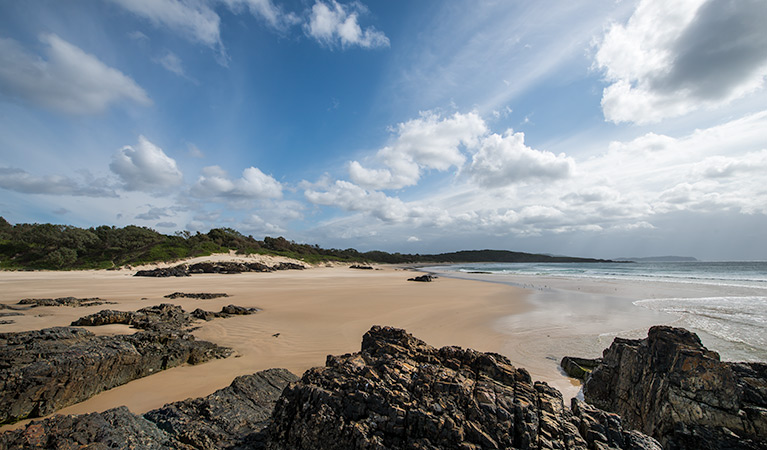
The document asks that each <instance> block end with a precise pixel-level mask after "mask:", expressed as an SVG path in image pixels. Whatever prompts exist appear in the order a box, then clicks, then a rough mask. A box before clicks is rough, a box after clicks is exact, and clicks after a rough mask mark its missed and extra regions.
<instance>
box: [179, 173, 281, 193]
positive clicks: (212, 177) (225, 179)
mask: <svg viewBox="0 0 767 450" xmlns="http://www.w3.org/2000/svg"><path fill="white" fill-rule="evenodd" d="M191 192H192V195H194V196H195V197H198V198H214V197H221V198H226V199H230V200H243V199H261V200H263V199H270V198H280V197H282V184H281V183H280V182H279V181H277V180H275V179H274V178H273V177H272V176H271V175H266V174H265V173H263V172H261V170H259V169H257V168H255V167H248V168H247V169H245V170H243V171H242V177H240V178H238V179H236V180H232V179H230V178H229V175H228V174H227V173H226V171H225V170H224V169H222V168H221V167H219V166H209V167H205V168H204V169H203V172H202V175H201V176H200V178H199V179H198V180H197V183H195V185H194V186H193V187H192V191H191Z"/></svg>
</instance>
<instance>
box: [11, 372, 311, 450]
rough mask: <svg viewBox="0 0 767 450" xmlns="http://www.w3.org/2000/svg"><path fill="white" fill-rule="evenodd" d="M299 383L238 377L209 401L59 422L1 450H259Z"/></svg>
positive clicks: (278, 376) (17, 436) (28, 431)
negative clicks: (279, 404) (284, 398)
mask: <svg viewBox="0 0 767 450" xmlns="http://www.w3.org/2000/svg"><path fill="white" fill-rule="evenodd" d="M297 379H298V377H296V376H295V375H293V374H292V373H290V372H288V371H287V370H285V369H269V370H265V371H262V372H258V373H255V374H253V375H246V376H241V377H238V378H236V379H235V380H234V381H233V382H232V384H231V385H230V386H228V387H226V388H223V389H220V390H218V391H216V392H214V393H213V394H211V395H209V396H207V397H203V398H195V399H188V400H184V401H181V402H176V403H171V404H168V405H165V406H163V407H162V408H160V409H156V410H154V411H150V412H148V413H146V414H144V415H143V416H137V415H134V414H131V413H130V411H128V409H127V408H125V407H119V408H115V409H111V410H109V411H105V412H103V413H92V414H84V415H80V416H54V417H51V418H48V419H45V420H40V421H35V422H32V423H30V424H28V425H27V426H26V427H24V428H22V429H19V430H14V431H9V432H6V433H3V434H0V449H11V448H12V449H34V448H56V449H75V448H88V449H109V448H125V449H128V448H130V449H149V450H155V449H156V450H160V449H163V450H164V449H200V450H213V449H240V448H243V449H244V448H253V447H256V448H258V447H259V446H262V445H263V442H262V441H261V438H262V433H261V431H262V430H263V428H264V427H265V426H266V425H267V424H268V422H269V417H270V415H271V412H272V409H273V408H274V403H275V402H276V401H277V398H279V396H280V393H281V392H282V390H283V389H284V388H285V386H286V385H287V384H288V383H290V382H293V381H296V380H297Z"/></svg>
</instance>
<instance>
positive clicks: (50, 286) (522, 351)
mask: <svg viewBox="0 0 767 450" xmlns="http://www.w3.org/2000/svg"><path fill="white" fill-rule="evenodd" d="M256 259H258V260H259V261H261V262H264V263H266V264H274V263H276V262H279V260H277V259H270V258H268V257H263V256H251V257H248V258H242V257H236V256H234V255H215V256H213V257H206V258H198V259H196V260H193V261H191V262H198V261H200V260H213V261H224V260H249V261H253V260H256ZM163 266H167V264H165V265H163ZM151 267H156V266H148V267H144V268H151ZM135 270H136V268H133V270H119V271H76V272H48V271H37V272H0V303H4V304H8V305H12V304H15V303H17V302H18V301H19V300H21V299H24V298H56V297H65V296H73V297H78V298H88V297H99V298H101V299H103V300H106V301H110V302H115V304H109V305H101V306H90V307H77V308H75V307H37V308H33V309H29V310H27V311H23V315H20V316H10V317H7V319H11V320H13V321H14V323H9V324H3V325H0V331H2V332H11V331H24V330H34V329H41V328H46V327H52V326H67V325H69V324H70V323H71V322H72V321H73V320H75V319H77V318H79V317H82V316H85V315H88V314H92V313H95V312H97V311H100V310H102V309H116V310H124V311H129V310H131V311H135V310H138V309H140V308H144V307H147V306H153V305H158V304H160V303H173V304H176V305H179V306H181V307H182V308H184V309H185V310H186V311H192V310H194V309H196V308H202V309H205V310H209V311H217V310H220V309H221V307H222V306H225V305H229V304H235V305H239V306H245V307H256V308H259V309H260V311H259V312H258V313H257V314H255V315H251V316H237V317H232V318H227V319H216V320H213V321H211V322H200V323H199V329H197V330H196V331H195V332H194V335H195V336H196V337H197V338H198V339H202V340H207V341H211V342H214V343H216V344H218V345H222V346H227V347H231V348H233V349H234V350H235V352H236V353H235V356H234V357H230V358H227V359H223V360H214V361H211V362H207V363H204V364H201V365H197V366H190V365H184V366H180V367H176V368H173V369H169V370H166V371H163V372H160V373H157V374H154V375H151V376H149V377H145V378H142V379H138V380H134V381H132V382H130V383H128V384H126V385H123V386H120V387H117V388H114V389H111V390H109V391H106V392H103V393H101V394H99V395H96V396H95V397H92V398H91V399H89V400H86V401H84V402H82V403H79V404H76V405H73V406H70V407H67V408H64V409H62V410H60V411H59V413H61V414H81V413H88V412H94V411H104V410H107V409H110V408H113V407H116V406H119V405H126V406H128V408H129V409H130V410H131V411H133V412H134V413H143V412H146V411H149V410H151V409H154V408H158V407H160V406H162V405H164V404H166V403H169V402H173V401H178V400H183V399H186V398H189V397H200V396H205V395H208V394H210V393H212V392H213V391H215V390H217V389H219V388H222V387H224V386H227V385H228V384H229V383H231V381H232V380H233V379H234V378H235V377H237V376H239V375H245V374H251V373H254V372H256V371H259V370H263V369H267V368H276V367H281V368H287V369H289V370H291V371H292V372H294V373H295V374H297V375H300V374H302V373H303V372H304V371H305V370H306V369H308V368H310V367H314V366H321V365H323V364H324V362H325V358H326V356H327V355H329V354H333V355H339V354H344V353H350V352H355V351H358V350H359V348H360V342H361V338H362V335H363V334H364V333H365V332H366V331H367V330H368V329H370V327H371V326H372V325H390V326H395V327H400V328H404V329H406V330H407V331H408V332H410V333H412V334H414V335H415V336H416V337H418V338H420V339H422V340H424V341H426V342H427V343H429V344H430V345H433V346H435V347H441V346H445V345H456V346H461V347H464V348H473V349H476V350H479V351H485V352H496V353H500V354H502V355H505V356H507V357H508V358H509V359H511V361H512V363H513V364H514V365H516V366H518V367H524V368H525V369H527V370H528V371H529V372H530V374H531V375H532V377H533V379H536V380H541V381H546V382H547V383H549V384H550V385H552V386H554V387H555V388H557V389H559V390H560V391H561V392H562V393H563V396H564V399H565V402H566V403H568V402H569V399H570V398H571V397H573V396H576V395H577V394H578V391H579V389H580V383H579V382H578V381H576V380H573V379H570V378H568V377H566V376H565V375H564V374H563V372H562V371H561V370H560V368H559V361H560V360H561V358H562V357H563V356H568V355H569V356H583V357H598V356H600V355H601V352H602V350H603V349H604V348H606V347H608V346H609V345H610V343H611V342H612V340H613V338H614V337H616V336H622V337H632V338H642V337H644V336H646V333H647V330H648V328H649V327H650V326H652V325H657V324H670V325H678V323H677V321H678V316H674V315H671V314H667V313H663V312H658V311H653V310H651V309H647V308H642V307H639V306H636V305H635V304H634V303H633V302H634V301H636V300H638V299H647V298H663V297H684V298H686V297H690V298H695V297H706V296H724V295H730V296H732V295H764V292H763V291H762V290H758V289H750V288H745V287H744V288H733V287H716V286H711V285H699V284H694V283H657V282H652V283H650V282H642V281H626V280H605V279H598V280H597V279H595V280H588V279H569V278H563V277H542V276H529V277H525V276H519V275H514V276H512V275H509V276H501V277H499V276H497V275H483V274H470V275H469V274H456V273H449V274H446V275H449V276H443V275H441V276H440V277H439V278H438V279H437V280H436V281H435V282H432V283H414V282H408V281H406V280H407V278H409V277H412V276H414V275H417V273H415V272H412V271H408V270H403V269H402V268H400V267H395V266H377V267H376V270H357V269H351V268H349V267H348V266H347V265H338V264H336V265H328V266H327V267H325V266H323V267H313V268H309V269H307V270H303V271H300V270H287V271H277V272H271V273H242V274H236V275H221V274H197V275H193V276H191V277H183V278H146V277H133V274H134V273H135ZM430 270H433V269H430ZM173 292H186V293H201V292H206V293H226V294H228V295H229V297H226V298H217V299H213V300H196V299H188V298H181V299H176V300H169V299H167V298H164V297H163V296H165V295H168V294H171V293H173ZM89 329H90V330H91V331H92V332H94V333H96V334H116V333H133V332H135V331H136V330H133V329H131V328H129V327H128V326H123V325H110V326H103V327H91V328H89ZM699 334H700V336H701V338H702V340H703V343H704V344H705V345H707V346H708V347H709V348H711V349H714V350H717V351H720V352H721V350H722V349H723V348H725V349H728V350H727V351H725V352H722V357H723V358H724V359H730V360H740V359H747V358H744V355H745V356H748V355H746V354H740V353H739V351H738V348H736V347H733V346H732V345H729V346H727V345H724V343H723V342H721V341H719V340H717V339H716V338H715V337H714V336H711V335H707V334H705V333H700V332H699ZM730 344H731V343H730ZM757 356H759V355H757ZM760 359H763V358H760ZM21 425H23V422H20V423H17V424H15V425H12V426H10V427H18V426H21ZM8 427H9V426H6V427H4V428H3V429H8Z"/></svg>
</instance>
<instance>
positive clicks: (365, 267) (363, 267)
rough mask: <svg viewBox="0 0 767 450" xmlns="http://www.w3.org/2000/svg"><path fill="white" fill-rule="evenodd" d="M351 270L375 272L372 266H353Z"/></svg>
mask: <svg viewBox="0 0 767 450" xmlns="http://www.w3.org/2000/svg"><path fill="white" fill-rule="evenodd" d="M349 268H350V269H360V270H373V267H372V266H361V265H359V264H353V265H351V266H349Z"/></svg>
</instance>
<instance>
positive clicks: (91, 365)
mask: <svg viewBox="0 0 767 450" xmlns="http://www.w3.org/2000/svg"><path fill="white" fill-rule="evenodd" d="M254 312H256V309H255V308H244V307H241V306H235V305H229V306H225V307H224V308H222V311H221V312H219V313H212V312H207V311H202V310H197V311H195V312H194V313H192V314H188V313H186V312H184V310H183V309H181V308H180V307H179V306H176V305H170V304H162V305H157V306H152V307H149V308H143V309H141V310H139V311H135V312H134V311H111V310H104V311H100V312H98V313H96V314H92V315H89V316H86V317H82V318H80V319H78V320H76V321H75V322H73V325H75V326H98V325H107V324H126V325H131V326H133V327H134V328H137V329H140V330H144V331H140V332H138V333H135V334H132V335H120V336H96V335H94V334H93V333H91V332H90V331H87V330H84V329H81V328H70V327H56V328H47V329H44V330H37V331H26V332H20V333H1V334H0V423H9V422H15V421H17V420H20V419H25V418H28V417H40V416H45V415H47V414H50V413H52V412H54V411H56V410H58V409H61V408H63V407H65V406H69V405H72V404H74V403H77V402H80V401H83V400H86V399H88V398H90V397H92V396H94V395H96V394H98V393H99V392H101V391H104V390H107V389H111V388H113V387H116V386H120V385H122V384H125V383H127V382H128V381H131V380H134V379H136V378H141V377H145V376H147V375H151V374H152V373H155V372H158V371H161V370H165V369H168V368H171V367H175V366H178V365H181V364H185V363H188V364H200V363H203V362H205V361H208V360H210V359H215V358H225V357H228V356H231V355H232V353H233V351H232V350H231V349H229V348H225V347H219V346H217V345H215V344H212V343H210V342H206V341H198V340H196V339H195V338H194V336H192V335H191V334H190V333H189V330H188V328H189V327H190V325H192V324H193V321H194V320H195V319H197V318H202V319H205V320H211V319H213V318H216V317H230V316H232V315H238V314H253V313H254Z"/></svg>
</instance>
